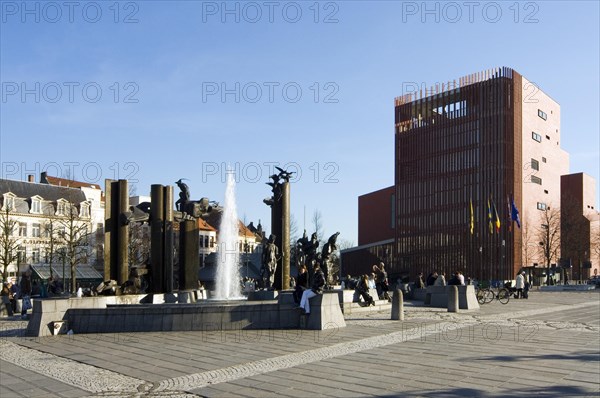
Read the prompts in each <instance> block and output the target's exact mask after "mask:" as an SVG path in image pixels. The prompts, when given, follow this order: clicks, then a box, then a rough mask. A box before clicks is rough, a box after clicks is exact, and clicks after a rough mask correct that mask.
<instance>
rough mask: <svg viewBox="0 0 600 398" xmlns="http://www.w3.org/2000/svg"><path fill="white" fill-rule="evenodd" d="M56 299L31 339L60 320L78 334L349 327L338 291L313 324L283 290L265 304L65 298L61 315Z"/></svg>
mask: <svg viewBox="0 0 600 398" xmlns="http://www.w3.org/2000/svg"><path fill="white" fill-rule="evenodd" d="M54 301H56V300H42V301H37V302H36V303H37V305H34V313H33V317H32V319H31V321H30V324H29V325H28V328H27V332H26V335H27V336H49V335H52V334H53V333H52V330H51V326H52V324H53V323H54V322H59V321H60V322H66V324H67V326H66V327H65V328H64V329H65V330H72V331H73V333H75V334H83V333H134V332H171V331H199V332H210V331H217V330H238V329H240V330H244V329H297V328H300V327H301V326H302V325H303V327H304V328H306V329H315V330H323V329H329V328H337V327H344V326H346V324H345V322H344V318H343V315H342V313H341V310H340V306H339V301H338V295H337V293H325V294H323V295H319V296H317V297H315V298H313V299H311V301H310V303H311V308H312V309H313V311H312V313H311V316H310V317H309V319H308V320H306V319H304V320H302V317H303V316H302V315H301V313H300V312H299V311H298V310H295V309H294V307H295V303H294V301H293V298H292V293H291V292H282V293H281V294H280V295H279V296H278V300H265V301H244V300H239V301H238V300H235V301H217V300H203V301H199V302H196V303H165V304H108V303H106V301H105V300H104V302H101V301H102V300H100V301H99V300H92V298H90V300H82V299H67V300H61V302H60V307H61V308H62V310H61V311H57V309H56V308H57V303H56V302H54ZM94 306H95V307H96V308H94ZM102 306H103V307H102ZM86 307H87V308H86ZM302 321H304V322H302Z"/></svg>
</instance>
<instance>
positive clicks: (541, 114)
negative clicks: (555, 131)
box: [538, 109, 548, 120]
mask: <svg viewBox="0 0 600 398" xmlns="http://www.w3.org/2000/svg"><path fill="white" fill-rule="evenodd" d="M538 116H539V117H540V118H542V119H544V120H547V119H548V115H546V112H544V111H542V110H541V109H538Z"/></svg>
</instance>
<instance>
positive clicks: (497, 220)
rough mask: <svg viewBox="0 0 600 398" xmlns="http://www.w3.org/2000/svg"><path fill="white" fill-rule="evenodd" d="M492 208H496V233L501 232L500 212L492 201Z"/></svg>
mask: <svg viewBox="0 0 600 398" xmlns="http://www.w3.org/2000/svg"><path fill="white" fill-rule="evenodd" d="M492 207H493V208H494V217H493V218H494V225H495V226H496V232H500V217H499V216H498V210H497V209H496V204H495V203H494V200H493V199H492Z"/></svg>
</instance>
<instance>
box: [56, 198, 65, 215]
mask: <svg viewBox="0 0 600 398" xmlns="http://www.w3.org/2000/svg"><path fill="white" fill-rule="evenodd" d="M66 214H67V202H66V201H64V200H58V202H56V215H57V216H64V215H66Z"/></svg>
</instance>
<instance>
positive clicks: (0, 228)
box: [0, 206, 20, 281]
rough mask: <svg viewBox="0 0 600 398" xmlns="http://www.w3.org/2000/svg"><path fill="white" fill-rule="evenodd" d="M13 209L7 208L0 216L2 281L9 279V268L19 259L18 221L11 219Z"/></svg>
mask: <svg viewBox="0 0 600 398" xmlns="http://www.w3.org/2000/svg"><path fill="white" fill-rule="evenodd" d="M10 213H11V207H10V206H5V209H4V211H2V214H1V215H0V265H1V266H2V280H4V281H6V280H7V278H8V267H9V265H10V264H12V263H13V262H15V261H16V260H17V257H18V254H17V253H18V248H19V245H20V240H19V238H18V237H17V236H15V231H16V228H17V221H16V220H14V219H12V218H11V217H10Z"/></svg>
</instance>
